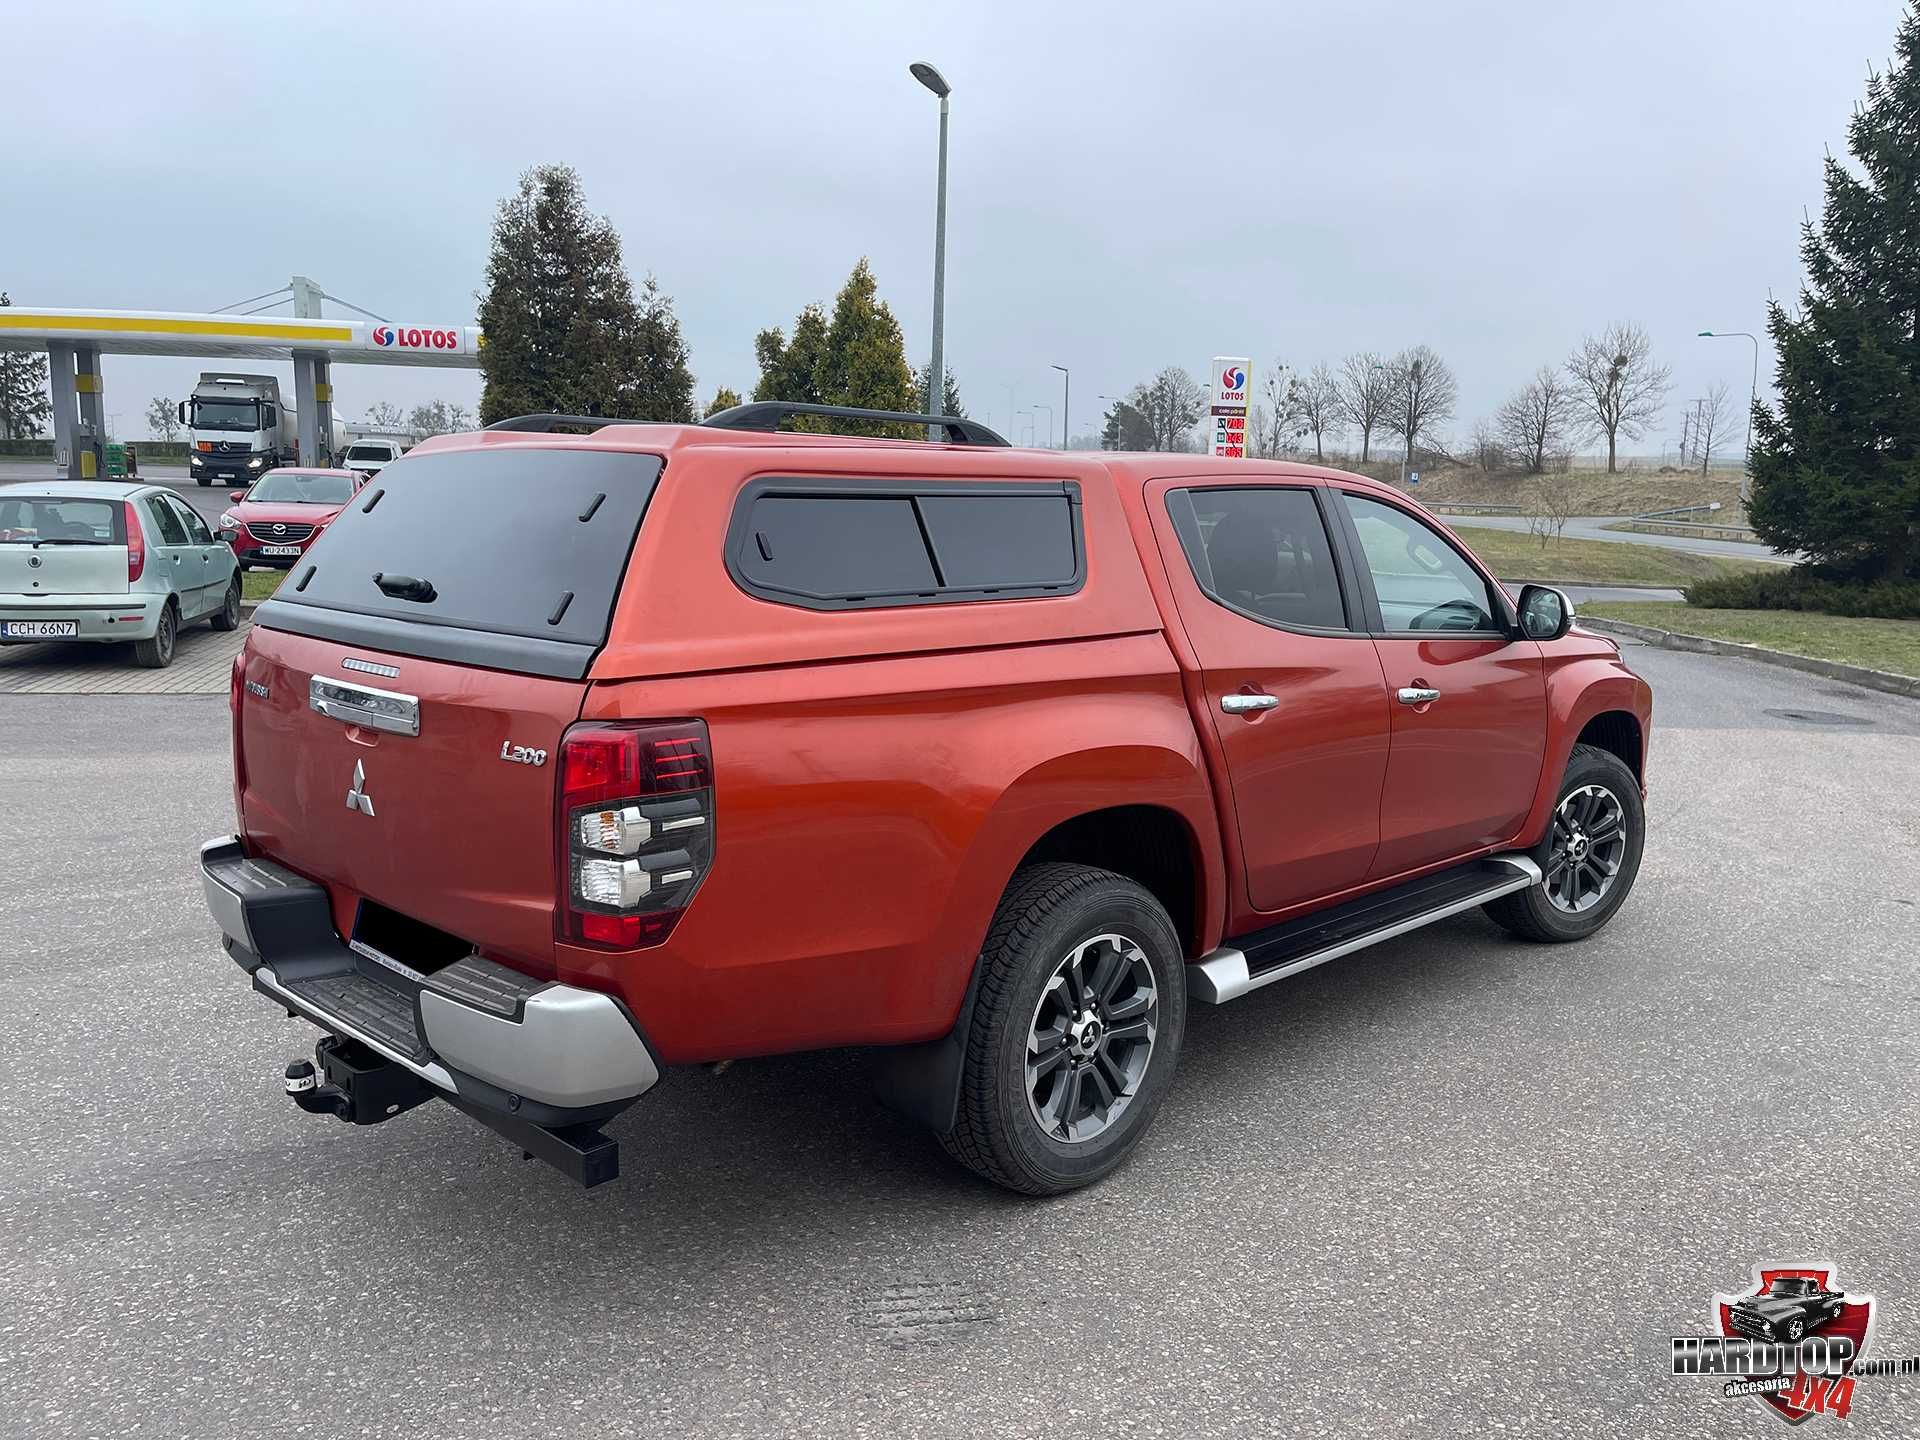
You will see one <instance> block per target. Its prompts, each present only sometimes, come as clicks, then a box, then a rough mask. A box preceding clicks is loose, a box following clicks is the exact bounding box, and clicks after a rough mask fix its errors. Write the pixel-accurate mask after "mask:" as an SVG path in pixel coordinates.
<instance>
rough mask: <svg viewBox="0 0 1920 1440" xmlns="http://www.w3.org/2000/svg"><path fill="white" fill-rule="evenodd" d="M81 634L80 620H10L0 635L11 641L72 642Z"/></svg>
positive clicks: (0, 631) (1, 629)
mask: <svg viewBox="0 0 1920 1440" xmlns="http://www.w3.org/2000/svg"><path fill="white" fill-rule="evenodd" d="M79 633H80V622H79V621H78V620H8V621H6V622H5V623H4V624H0V635H4V636H5V637H6V638H7V639H9V640H71V639H73V638H74V637H75V636H77V635H78V634H79Z"/></svg>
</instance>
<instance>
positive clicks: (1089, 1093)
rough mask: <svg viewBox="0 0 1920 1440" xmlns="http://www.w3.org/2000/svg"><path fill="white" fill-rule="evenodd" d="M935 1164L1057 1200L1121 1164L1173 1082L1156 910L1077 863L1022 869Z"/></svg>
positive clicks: (998, 929)
mask: <svg viewBox="0 0 1920 1440" xmlns="http://www.w3.org/2000/svg"><path fill="white" fill-rule="evenodd" d="M980 967H981V970H980V984H979V993H978V998H977V999H976V1000H975V1002H974V1011H973V1016H972V1025H971V1027H970V1030H969V1033H968V1040H967V1053H966V1058H965V1061H964V1064H963V1070H962V1077H961V1092H960V1106H959V1113H958V1120H957V1123H956V1124H955V1126H954V1129H953V1131H952V1132H951V1133H950V1134H947V1135H944V1136H942V1137H941V1143H942V1144H944V1145H945V1146H946V1148H947V1152H948V1153H949V1154H951V1155H952V1156H953V1157H954V1158H955V1159H957V1160H959V1161H960V1162H961V1163H962V1164H963V1165H966V1166H968V1167H969V1168H971V1169H973V1170H975V1171H977V1172H979V1173H980V1174H981V1175H984V1176H985V1177H986V1178H987V1179H989V1180H991V1181H993V1182H994V1183H995V1184H997V1185H1002V1186H1005V1187H1006V1188H1007V1189H1009V1190H1017V1191H1020V1192H1022V1193H1024V1194H1028V1195H1057V1194H1059V1193H1061V1192H1062V1191H1066V1190H1072V1189H1074V1188H1076V1187H1078V1186H1081V1185H1086V1184H1090V1183H1091V1182H1093V1181H1095V1180H1098V1179H1100V1178H1101V1177H1102V1176H1105V1175H1107V1174H1108V1173H1110V1172H1111V1171H1113V1170H1114V1169H1116V1168H1118V1167H1119V1165H1120V1164H1121V1163H1122V1162H1123V1161H1125V1159H1126V1158H1127V1156H1128V1155H1129V1154H1130V1153H1131V1152H1132V1150H1133V1147H1134V1146H1135V1145H1137V1144H1138V1143H1139V1141H1140V1137H1141V1136H1142V1135H1144V1134H1145V1133H1146V1130H1147V1127H1148V1126H1149V1125H1150V1124H1151V1123H1152V1121H1153V1114H1154V1111H1155V1110H1156V1109H1157V1108H1158V1107H1159V1104H1160V1101H1161V1098H1162V1097H1163V1096H1164V1095H1165V1094H1166V1091H1167V1087H1168V1085H1169V1084H1171V1083H1172V1079H1173V1069H1174V1065H1175V1063H1176V1061H1177V1060H1178V1059H1179V1055H1180V1039H1181V1034H1182V1031H1183V1030H1184V1028H1185V1022H1186V966H1185V964H1184V963H1183V960H1182V957H1181V950H1180V941H1179V937H1178V936H1177V935H1176V934H1175V932H1174V928H1173V924H1172V922H1171V921H1170V920H1168V918H1167V913H1166V911H1165V910H1163V909H1162V908H1161V906H1160V902H1159V901H1157V900H1155V899H1154V897H1153V896H1152V895H1151V894H1150V893H1148V891H1147V890H1146V889H1144V888H1143V887H1142V886H1140V885H1138V884H1136V883H1134V882H1133V881H1132V880H1129V879H1127V878H1125V877H1124V876H1121V875H1115V874H1113V873H1111V872H1110V871H1106V870H1095V869H1092V868H1091V867H1088V866H1084V865H1060V864H1049V865H1034V866H1030V867H1028V868H1027V869H1024V870H1022V871H1020V872H1019V873H1018V874H1016V875H1015V876H1014V878H1013V883H1012V884H1011V885H1010V886H1008V887H1007V893H1006V894H1005V896H1003V897H1002V899H1001V901H1000V908H999V909H998V910H997V911H996V912H995V914H994V919H993V926H992V928H991V930H990V931H989V932H988V935H987V943H986V945H985V946H984V947H982V949H981V952H980Z"/></svg>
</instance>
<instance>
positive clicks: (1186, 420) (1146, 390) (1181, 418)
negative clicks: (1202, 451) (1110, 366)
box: [1127, 365, 1207, 450]
mask: <svg viewBox="0 0 1920 1440" xmlns="http://www.w3.org/2000/svg"><path fill="white" fill-rule="evenodd" d="M1206 401H1207V392H1206V389H1205V387H1204V386H1202V385H1201V384H1200V382H1199V381H1198V380H1196V379H1194V378H1193V376H1191V375H1189V374H1188V373H1187V372H1186V371H1185V370H1182V369H1181V368H1180V367H1179V366H1178V365H1169V366H1168V367H1167V368H1166V369H1164V370H1162V371H1161V372H1160V373H1159V374H1158V375H1156V376H1154V377H1153V379H1151V380H1150V381H1148V382H1147V383H1146V384H1144V385H1136V386H1134V387H1133V393H1132V394H1131V395H1129V396H1128V397H1127V403H1128V404H1129V405H1131V406H1132V407H1133V408H1134V409H1135V410H1136V411H1138V412H1139V414H1140V418H1141V419H1143V420H1145V421H1146V423H1147V432H1148V436H1149V438H1150V439H1151V441H1152V444H1151V446H1150V448H1151V449H1154V450H1184V449H1185V448H1186V439H1187V432H1188V431H1190V430H1192V429H1193V427H1194V423H1195V422H1196V421H1197V420H1199V418H1200V412H1201V410H1202V409H1203V408H1204V407H1205V405H1206Z"/></svg>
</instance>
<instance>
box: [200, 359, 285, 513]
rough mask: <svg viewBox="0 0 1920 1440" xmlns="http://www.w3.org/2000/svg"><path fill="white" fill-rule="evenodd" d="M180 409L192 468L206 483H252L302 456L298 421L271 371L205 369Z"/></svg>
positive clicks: (203, 482) (201, 482) (201, 480)
mask: <svg viewBox="0 0 1920 1440" xmlns="http://www.w3.org/2000/svg"><path fill="white" fill-rule="evenodd" d="M179 414H180V423H181V424H183V425H185V426H186V427H187V469H188V473H189V474H191V475H192V476H193V478H194V479H195V480H197V481H198V482H199V483H200V484H202V485H211V484H213V482H214V481H215V480H221V481H224V482H225V483H227V484H229V485H249V484H252V483H253V482H254V481H255V480H258V479H259V478H260V477H261V476H262V475H263V474H265V473H266V472H267V471H269V470H271V469H273V468H274V467H275V466H276V465H290V464H292V463H294V462H295V461H296V460H297V459H298V458H299V451H300V440H299V436H300V427H299V422H298V419H297V418H296V416H295V414H294V410H293V407H292V406H291V405H289V404H287V403H285V402H284V401H283V400H282V399H281V396H280V382H279V380H278V379H277V378H275V377H274V376H272V375H233V374H213V373H209V374H204V375H202V376H201V377H200V379H199V382H198V383H197V384H195V386H194V387H193V394H192V395H190V396H189V397H188V398H187V399H185V400H183V401H181V402H180V409H179Z"/></svg>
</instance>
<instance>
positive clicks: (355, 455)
mask: <svg viewBox="0 0 1920 1440" xmlns="http://www.w3.org/2000/svg"><path fill="white" fill-rule="evenodd" d="M392 458H393V451H392V449H391V448H389V447H388V446H385V445H349V446H348V447H347V459H349V460H391V459H392Z"/></svg>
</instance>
